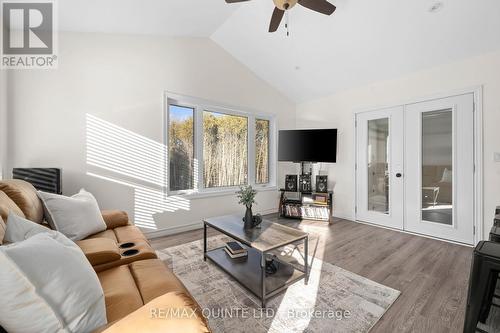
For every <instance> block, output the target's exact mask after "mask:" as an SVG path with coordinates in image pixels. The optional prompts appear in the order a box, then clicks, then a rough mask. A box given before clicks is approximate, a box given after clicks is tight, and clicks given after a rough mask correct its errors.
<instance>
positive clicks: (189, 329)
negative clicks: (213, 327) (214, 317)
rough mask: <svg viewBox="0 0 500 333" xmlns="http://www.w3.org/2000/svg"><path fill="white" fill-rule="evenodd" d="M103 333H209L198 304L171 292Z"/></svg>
mask: <svg viewBox="0 0 500 333" xmlns="http://www.w3.org/2000/svg"><path fill="white" fill-rule="evenodd" d="M98 332H103V333H136V332H141V333H178V332H183V333H209V332H211V331H210V328H209V327H208V324H207V321H206V320H205V318H204V317H203V315H202V313H201V310H200V308H199V307H198V304H196V303H195V301H193V300H192V299H191V298H190V297H189V296H187V295H186V294H184V293H181V292H170V293H167V294H165V295H163V296H160V297H157V298H155V299H153V300H152V301H151V302H149V303H147V304H146V305H144V306H142V307H141V308H139V309H137V310H136V311H134V312H132V313H131V314H129V315H128V316H126V317H124V318H122V319H120V320H118V321H117V322H115V323H111V324H109V325H108V326H107V327H106V328H105V329H103V330H98Z"/></svg>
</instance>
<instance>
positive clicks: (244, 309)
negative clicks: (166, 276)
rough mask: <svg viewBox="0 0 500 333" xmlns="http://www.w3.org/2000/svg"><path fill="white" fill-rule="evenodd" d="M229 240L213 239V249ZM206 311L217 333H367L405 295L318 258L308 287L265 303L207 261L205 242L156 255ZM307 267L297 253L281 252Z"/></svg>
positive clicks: (291, 250) (210, 243) (300, 283)
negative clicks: (262, 305)
mask: <svg viewBox="0 0 500 333" xmlns="http://www.w3.org/2000/svg"><path fill="white" fill-rule="evenodd" d="M227 240H228V239H227V238H226V237H224V236H222V235H221V236H214V237H210V238H209V239H208V248H209V249H213V248H215V247H218V246H222V245H224V242H225V241H227ZM157 253H158V257H159V258H160V259H161V260H163V261H164V262H165V263H166V264H167V265H168V266H169V267H170V268H171V269H172V270H173V271H174V273H175V274H176V275H177V276H178V277H179V278H180V280H181V281H182V282H183V283H184V285H185V286H186V287H187V289H188V290H189V291H190V292H191V294H192V295H193V297H194V298H195V299H196V300H197V302H198V303H199V304H200V306H201V307H202V308H203V314H204V315H205V317H207V318H208V321H209V324H210V327H211V328H212V330H213V331H214V332H232V333H234V332H246V333H248V332H272V333H278V332H279V333H281V332H342V333H346V332H368V331H369V330H370V329H371V328H372V327H373V326H374V325H375V324H376V323H377V321H379V320H380V318H381V317H382V316H383V314H384V313H385V312H386V311H387V309H388V308H389V307H390V306H391V305H392V303H393V302H394V301H395V300H396V299H397V298H398V296H399V294H400V292H399V291H397V290H395V289H392V288H389V287H386V286H383V285H381V284H378V283H376V282H374V281H371V280H369V279H366V278H364V277H362V276H359V275H356V274H354V273H351V272H349V271H346V270H344V269H342V268H340V267H337V266H334V265H332V264H329V263H327V262H322V261H321V260H319V259H313V258H311V257H309V258H310V260H312V265H311V266H312V267H311V272H310V278H309V283H308V284H307V285H305V284H304V281H303V280H302V281H298V282H296V283H295V284H293V285H291V286H290V287H289V288H288V289H287V290H286V291H284V292H283V293H281V294H280V295H278V296H276V297H274V298H272V299H270V300H269V301H268V302H267V306H266V308H265V309H261V308H260V301H259V300H258V299H257V298H256V297H255V296H254V295H253V294H252V293H251V292H249V291H247V290H246V289H245V288H244V287H242V286H241V285H240V284H239V283H238V282H237V281H235V280H233V279H232V278H231V277H230V276H229V275H227V274H226V273H225V272H224V271H222V270H221V269H219V268H218V267H217V266H216V265H215V264H214V263H212V262H210V260H207V261H206V262H205V261H203V241H201V240H200V241H195V242H192V243H187V244H183V245H179V246H175V247H170V248H166V249H163V250H160V251H157ZM281 255H288V256H291V257H294V258H296V259H297V262H299V263H300V262H302V261H300V260H302V258H301V254H300V251H298V250H297V249H296V248H291V247H286V248H283V249H281Z"/></svg>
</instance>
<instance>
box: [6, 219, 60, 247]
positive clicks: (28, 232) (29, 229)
mask: <svg viewBox="0 0 500 333" xmlns="http://www.w3.org/2000/svg"><path fill="white" fill-rule="evenodd" d="M44 232H49V233H55V231H54V230H50V229H49V228H46V227H44V226H42V225H39V224H37V223H35V222H32V221H30V220H27V219H25V218H23V217H21V216H18V215H16V214H14V213H12V212H10V213H9V216H8V217H7V225H6V229H5V236H4V241H5V242H7V243H15V242H21V241H23V240H26V239H28V238H30V237H32V236H35V235H37V234H40V233H44Z"/></svg>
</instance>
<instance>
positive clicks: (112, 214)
mask: <svg viewBox="0 0 500 333" xmlns="http://www.w3.org/2000/svg"><path fill="white" fill-rule="evenodd" d="M101 214H102V218H103V219H104V223H106V226H107V229H114V228H117V227H122V226H125V225H128V224H129V221H128V214H127V213H126V212H124V211H122V210H103V211H102V212H101Z"/></svg>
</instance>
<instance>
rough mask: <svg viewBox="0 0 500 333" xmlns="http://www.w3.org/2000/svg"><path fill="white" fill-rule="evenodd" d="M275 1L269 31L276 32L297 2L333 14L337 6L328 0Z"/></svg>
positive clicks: (242, 0) (231, 1)
mask: <svg viewBox="0 0 500 333" xmlns="http://www.w3.org/2000/svg"><path fill="white" fill-rule="evenodd" d="M245 1H250V0H226V2H227V3H236V2H245ZM273 1H274V5H275V8H274V12H273V16H272V17H271V23H270V24H269V32H275V31H276V30H278V28H279V26H280V23H281V20H282V19H283V15H284V14H285V12H286V11H287V10H290V9H292V8H293V7H294V6H295V5H296V4H299V5H301V6H303V7H306V8H308V9H311V10H314V11H315V12H318V13H321V14H325V15H332V14H333V12H334V11H335V9H336V7H335V6H334V5H332V4H331V3H329V2H328V1H326V0H273Z"/></svg>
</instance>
